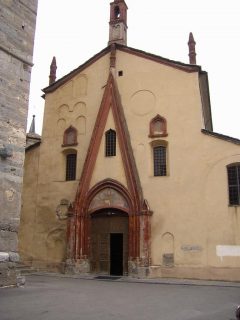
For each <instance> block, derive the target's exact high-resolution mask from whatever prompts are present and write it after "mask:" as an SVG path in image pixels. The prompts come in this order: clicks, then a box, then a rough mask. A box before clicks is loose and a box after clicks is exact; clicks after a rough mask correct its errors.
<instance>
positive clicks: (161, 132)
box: [149, 114, 168, 138]
mask: <svg viewBox="0 0 240 320" xmlns="http://www.w3.org/2000/svg"><path fill="white" fill-rule="evenodd" d="M167 135H168V133H167V120H166V119H165V118H164V117H162V116H160V115H159V114H158V115H156V117H154V118H153V119H152V120H151V121H150V125H149V137H150V138H156V137H166V136H167Z"/></svg>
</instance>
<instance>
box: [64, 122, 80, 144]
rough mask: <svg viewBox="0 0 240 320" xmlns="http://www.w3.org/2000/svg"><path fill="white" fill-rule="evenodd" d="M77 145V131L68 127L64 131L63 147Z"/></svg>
mask: <svg viewBox="0 0 240 320" xmlns="http://www.w3.org/2000/svg"><path fill="white" fill-rule="evenodd" d="M75 145H77V129H75V128H74V127H72V126H70V127H69V128H67V129H66V130H65V131H64V135H63V147H65V146H75Z"/></svg>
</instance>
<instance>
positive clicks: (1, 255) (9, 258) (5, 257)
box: [0, 252, 19, 263]
mask: <svg viewBox="0 0 240 320" xmlns="http://www.w3.org/2000/svg"><path fill="white" fill-rule="evenodd" d="M18 261H19V254H18V253H16V252H0V263H1V262H18Z"/></svg>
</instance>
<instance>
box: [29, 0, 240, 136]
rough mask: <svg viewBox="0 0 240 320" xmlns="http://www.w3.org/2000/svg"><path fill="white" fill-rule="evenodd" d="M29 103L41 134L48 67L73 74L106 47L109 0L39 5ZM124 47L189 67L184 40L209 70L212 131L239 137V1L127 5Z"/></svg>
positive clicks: (54, 0) (134, 1) (152, 0)
mask: <svg viewBox="0 0 240 320" xmlns="http://www.w3.org/2000/svg"><path fill="white" fill-rule="evenodd" d="M38 3H39V4H38V18H37V28H36V38H35V48H34V58H33V62H34V67H33V69H32V81H31V91H30V104H29V121H28V128H29V126H30V122H31V118H32V115H33V114H35V115H36V131H37V132H38V133H40V134H41V127H42V116H43V110H44V100H43V99H42V98H41V95H42V91H41V89H42V88H44V87H46V86H47V85H48V76H49V66H50V63H51V60H52V57H53V56H56V59H57V65H58V69H57V78H58V79H59V78H61V77H62V76H64V75H65V74H67V73H68V72H70V71H72V70H73V69H75V68H76V67H78V66H79V65H81V64H82V63H84V62H85V61H86V60H88V59H89V58H90V57H92V56H93V55H95V54H96V53H97V52H99V51H100V50H102V49H103V48H104V47H106V45H107V42H108V30H109V26H108V22H109V12H110V11H109V3H110V1H109V0H88V1H83V0H68V1H63V0H50V1H49V0H39V1H38ZM126 3H127V5H128V8H129V9H128V45H129V46H130V47H134V48H137V49H140V50H144V51H147V52H150V53H153V54H157V55H160V56H162V57H165V58H168V59H173V60H177V61H181V62H185V63H188V61H189V60H188V46H187V42H188V35H189V32H190V31H191V32H193V35H194V38H195V41H196V43H197V44H196V50H197V64H199V65H201V66H202V69H203V70H205V71H207V72H208V77H209V86H210V97H211V105H212V116H213V126H214V131H216V132H219V133H223V134H226V135H230V136H232V137H236V138H240V126H239V115H240V97H239V95H240V80H239V76H238V75H239V72H240V61H239V58H240V1H239V0H228V1H225V0H201V1H200V0H198V1H197V0H195V1H194V0H181V1H179V0H168V1H162V0H148V1H143V0H142V1H139V0H126Z"/></svg>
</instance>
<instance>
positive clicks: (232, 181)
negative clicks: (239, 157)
mask: <svg viewBox="0 0 240 320" xmlns="http://www.w3.org/2000/svg"><path fill="white" fill-rule="evenodd" d="M227 170H228V191H229V204H230V205H240V164H239V165H231V166H229V167H228V168H227Z"/></svg>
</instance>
